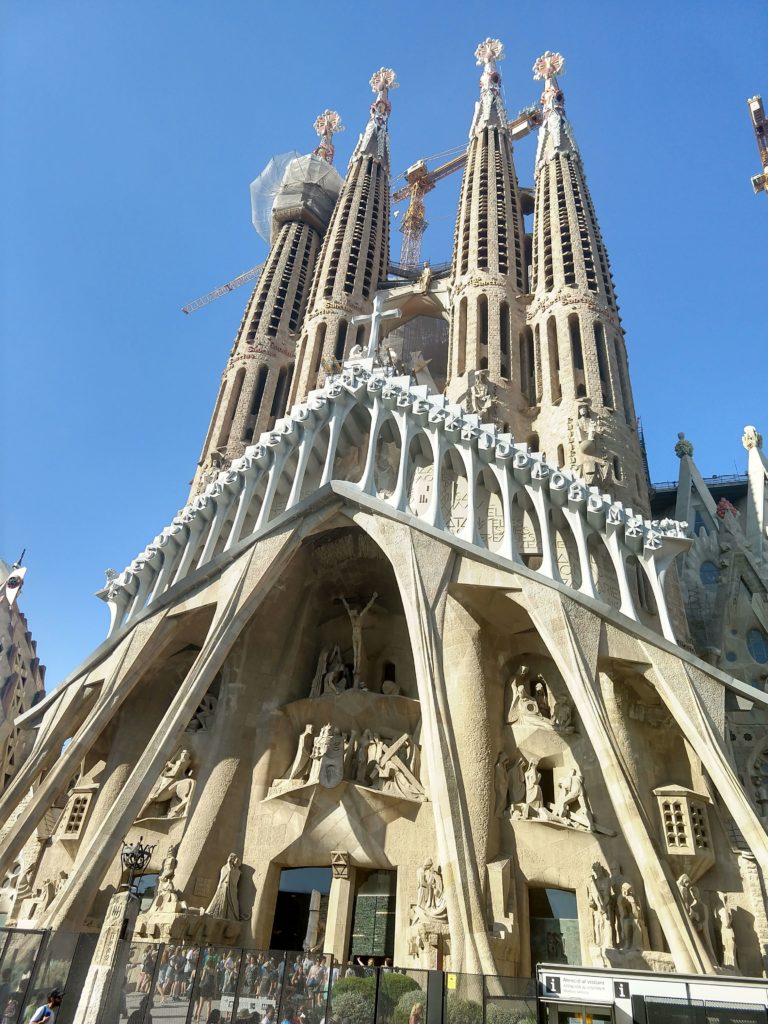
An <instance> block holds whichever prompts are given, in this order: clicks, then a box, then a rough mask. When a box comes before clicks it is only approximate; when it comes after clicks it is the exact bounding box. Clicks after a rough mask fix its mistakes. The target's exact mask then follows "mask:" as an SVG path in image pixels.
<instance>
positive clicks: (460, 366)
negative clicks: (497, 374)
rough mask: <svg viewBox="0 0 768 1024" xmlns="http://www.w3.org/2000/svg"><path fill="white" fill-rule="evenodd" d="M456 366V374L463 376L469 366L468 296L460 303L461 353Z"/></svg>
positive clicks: (458, 354) (459, 352)
mask: <svg viewBox="0 0 768 1024" xmlns="http://www.w3.org/2000/svg"><path fill="white" fill-rule="evenodd" d="M457 356H458V359H457V364H456V374H457V376H459V377H460V376H461V375H462V374H463V373H464V370H465V368H466V365H467V298H466V296H465V297H464V298H463V299H462V300H461V302H460V303H459V351H458V353H457Z"/></svg>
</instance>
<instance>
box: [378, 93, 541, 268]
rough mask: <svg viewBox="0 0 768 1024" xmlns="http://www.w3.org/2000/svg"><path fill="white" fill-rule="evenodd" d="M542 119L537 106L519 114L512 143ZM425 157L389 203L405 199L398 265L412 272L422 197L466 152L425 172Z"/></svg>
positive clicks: (422, 225) (422, 223)
mask: <svg viewBox="0 0 768 1024" xmlns="http://www.w3.org/2000/svg"><path fill="white" fill-rule="evenodd" d="M541 121H542V116H541V111H540V110H539V108H538V107H529V108H528V109H526V110H523V111H521V112H520V113H519V114H518V115H517V117H516V118H515V120H514V121H511V122H510V124H509V129H508V131H509V137H510V139H512V141H515V140H516V139H521V138H523V136H525V135H527V134H528V133H529V132H531V131H533V129H534V128H536V127H537V126H538V125H540V124H541ZM429 159H430V158H429V157H427V158H426V159H424V160H417V161H416V163H415V164H411V166H410V167H409V168H408V170H407V171H406V172H405V181H406V184H405V185H403V186H402V188H399V189H397V191H395V192H393V193H392V202H393V203H400V202H402V201H403V200H404V199H408V209H407V210H406V211H405V215H404V216H403V222H402V226H401V228H400V230H401V231H402V233H403V245H402V248H401V250H400V265H401V266H402V267H405V268H407V269H409V270H413V269H415V268H416V267H418V266H419V264H420V263H421V240H422V238H423V237H424V232H425V230H426V228H427V219H426V210H425V206H424V196H426V194H427V193H428V192H431V191H432V189H433V188H434V187H435V185H436V184H437V182H438V181H441V180H442V179H443V178H447V177H448V175H449V174H453V172H454V171H458V169H459V168H460V167H463V166H464V164H465V163H466V162H467V151H466V150H465V151H464V152H463V153H460V154H459V155H458V156H455V157H453V159H452V160H448V161H447V162H446V163H444V164H441V165H440V166H439V167H436V168H435V169H434V170H433V171H428V170H427V160H429Z"/></svg>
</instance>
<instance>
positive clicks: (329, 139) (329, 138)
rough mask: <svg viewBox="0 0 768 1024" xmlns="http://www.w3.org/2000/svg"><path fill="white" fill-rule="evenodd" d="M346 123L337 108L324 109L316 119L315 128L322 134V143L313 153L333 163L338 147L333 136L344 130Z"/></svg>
mask: <svg viewBox="0 0 768 1024" xmlns="http://www.w3.org/2000/svg"><path fill="white" fill-rule="evenodd" d="M344 127H345V126H344V125H343V124H342V123H341V115H340V114H338V113H337V112H336V111H335V110H324V111H323V112H322V114H319V115H318V117H317V118H316V119H315V123H314V125H313V128H314V129H315V132H316V133H317V134H318V135H319V136H320V144H319V145H318V147H317V149H314V150H313V151H312V152H313V155H314V156H319V157H322V158H323V160H326V161H327V162H328V163H329V164H332V163H333V156H334V153H335V152H336V149H335V147H334V145H333V136H334V135H336V134H338V133H339V132H343V131H344Z"/></svg>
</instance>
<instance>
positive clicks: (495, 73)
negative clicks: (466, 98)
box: [469, 38, 507, 138]
mask: <svg viewBox="0 0 768 1024" xmlns="http://www.w3.org/2000/svg"><path fill="white" fill-rule="evenodd" d="M500 60H504V44H503V43H502V42H501V40H500V39H490V38H488V39H484V40H483V41H482V43H480V44H479V45H478V47H477V49H476V50H475V61H476V62H477V63H478V64H479V65H481V66H482V68H483V73H482V75H480V102H479V103H478V105H477V108H476V110H475V118H474V120H473V122H472V127H471V129H470V133H469V134H470V138H471V137H472V135H473V134H474V133H475V132H477V131H478V130H479V129H480V128H482V127H484V126H485V125H487V124H491V123H495V124H499V125H501V126H502V127H504V128H506V126H507V112H506V110H505V109H504V102H503V100H502V98H501V72H500V71H499V69H498V68H497V67H496V62H497V61H500Z"/></svg>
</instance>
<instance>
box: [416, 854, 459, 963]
mask: <svg viewBox="0 0 768 1024" xmlns="http://www.w3.org/2000/svg"><path fill="white" fill-rule="evenodd" d="M449 934H450V932H449V929H448V907H447V905H446V899H445V887H444V885H443V874H442V870H441V868H440V866H439V865H437V864H435V862H434V861H433V860H432V859H431V858H430V859H429V860H426V861H425V862H424V864H423V865H422V866H421V867H420V868H418V869H417V871H416V899H415V902H414V903H412V904H411V906H410V911H409V918H408V953H409V955H410V956H412V957H414V958H420V957H422V955H423V954H426V958H427V960H428V962H429V963H430V964H434V966H435V967H437V966H438V965H439V964H441V962H442V956H443V954H444V952H445V946H446V941H447V938H448V936H449Z"/></svg>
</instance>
